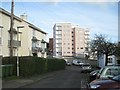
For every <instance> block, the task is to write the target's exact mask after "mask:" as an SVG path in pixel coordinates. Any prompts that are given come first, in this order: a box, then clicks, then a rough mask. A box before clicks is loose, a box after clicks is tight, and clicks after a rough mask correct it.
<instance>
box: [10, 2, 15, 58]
mask: <svg viewBox="0 0 120 90" xmlns="http://www.w3.org/2000/svg"><path fill="white" fill-rule="evenodd" d="M13 19H14V0H12V3H11V18H10V20H11V22H10V58H12V57H13V25H14V22H13Z"/></svg>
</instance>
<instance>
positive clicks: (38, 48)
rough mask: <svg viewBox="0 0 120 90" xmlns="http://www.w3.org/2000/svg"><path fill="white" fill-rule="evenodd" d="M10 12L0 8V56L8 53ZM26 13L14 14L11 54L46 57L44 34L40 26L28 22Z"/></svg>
mask: <svg viewBox="0 0 120 90" xmlns="http://www.w3.org/2000/svg"><path fill="white" fill-rule="evenodd" d="M10 17H11V13H9V12H8V11H6V10H4V9H2V8H0V56H3V57H5V56H9V55H10V47H11V46H10ZM26 19H27V16H26V15H22V16H21V17H17V16H15V15H14V27H13V28H14V30H13V56H17V53H18V55H19V56H33V55H34V56H38V57H46V51H45V49H46V42H45V41H46V35H47V33H46V32H44V31H42V30H41V29H40V28H38V27H36V26H35V25H33V24H31V23H29V22H28V21H27V20H26Z"/></svg>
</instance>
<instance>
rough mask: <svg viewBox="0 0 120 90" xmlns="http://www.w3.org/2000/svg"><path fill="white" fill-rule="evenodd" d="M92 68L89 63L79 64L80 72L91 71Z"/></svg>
mask: <svg viewBox="0 0 120 90" xmlns="http://www.w3.org/2000/svg"><path fill="white" fill-rule="evenodd" d="M91 71H92V68H91V65H90V64H89V63H84V64H83V65H81V73H83V72H91Z"/></svg>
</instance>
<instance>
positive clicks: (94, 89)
mask: <svg viewBox="0 0 120 90" xmlns="http://www.w3.org/2000/svg"><path fill="white" fill-rule="evenodd" d="M87 88H88V90H120V75H118V76H115V77H113V78H109V79H106V80H105V79H96V80H94V81H92V82H91V83H90V84H88V86H87Z"/></svg>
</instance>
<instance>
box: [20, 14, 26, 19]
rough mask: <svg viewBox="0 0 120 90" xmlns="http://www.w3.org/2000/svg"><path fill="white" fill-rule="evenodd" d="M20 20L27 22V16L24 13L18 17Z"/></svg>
mask: <svg viewBox="0 0 120 90" xmlns="http://www.w3.org/2000/svg"><path fill="white" fill-rule="evenodd" d="M20 18H21V19H23V20H25V21H26V20H27V15H26V14H25V13H24V14H23V15H20Z"/></svg>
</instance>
